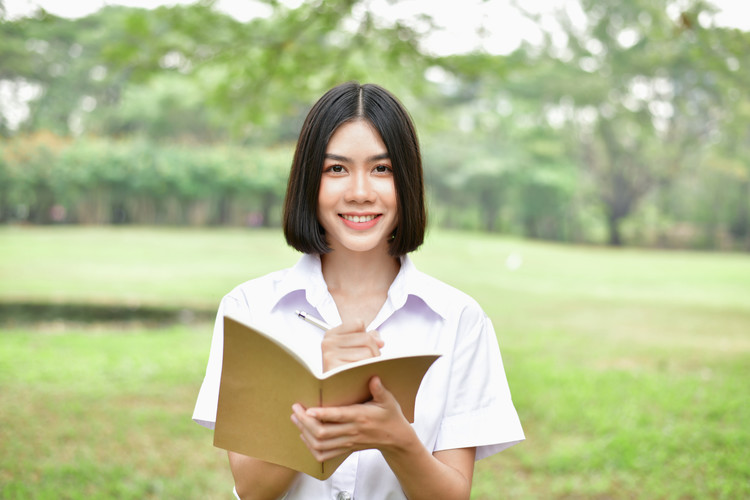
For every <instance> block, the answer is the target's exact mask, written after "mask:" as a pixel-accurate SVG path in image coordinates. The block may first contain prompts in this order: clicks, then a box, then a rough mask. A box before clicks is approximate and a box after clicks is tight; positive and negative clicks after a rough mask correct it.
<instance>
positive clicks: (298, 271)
mask: <svg viewBox="0 0 750 500" xmlns="http://www.w3.org/2000/svg"><path fill="white" fill-rule="evenodd" d="M439 289H440V287H436V286H435V280H434V278H431V277H429V276H427V275H426V274H424V273H422V272H421V271H419V270H418V269H417V268H416V266H415V265H414V263H413V262H412V260H411V258H409V256H408V255H404V256H402V257H401V269H400V270H399V272H398V274H397V275H396V279H394V280H393V283H392V284H391V287H390V289H389V290H388V299H387V300H388V301H390V303H391V307H392V310H393V311H397V310H399V309H401V308H402V307H404V305H406V302H407V300H408V299H409V297H410V296H413V297H415V298H418V299H420V300H422V302H424V303H425V304H426V305H427V306H428V307H429V308H430V309H432V310H433V311H434V312H435V313H436V314H438V315H439V316H440V317H442V318H444V319H445V315H446V311H447V310H449V308H450V303H449V302H450V301H449V300H448V299H447V298H446V297H445V295H443V294H441V293H439ZM276 290H277V294H276V297H274V299H273V303H274V305H276V304H278V303H279V301H281V299H283V298H284V297H285V296H287V295H289V294H290V293H293V292H296V291H300V290H303V291H304V292H305V299H306V300H307V302H308V303H309V304H310V305H311V306H313V307H316V308H317V307H318V306H319V305H320V304H322V303H323V302H324V301H325V300H326V298H327V297H328V295H329V294H328V286H327V285H326V282H325V280H324V279H323V270H322V267H321V264H320V255H317V254H303V255H302V257H301V258H300V259H299V261H297V263H296V264H295V265H294V266H293V267H292V268H290V269H289V270H288V272H287V273H286V274H285V275H284V277H283V278H282V279H281V281H280V282H279V286H278V287H277V289H276Z"/></svg>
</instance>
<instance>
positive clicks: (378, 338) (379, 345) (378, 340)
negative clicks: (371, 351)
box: [367, 330, 385, 349]
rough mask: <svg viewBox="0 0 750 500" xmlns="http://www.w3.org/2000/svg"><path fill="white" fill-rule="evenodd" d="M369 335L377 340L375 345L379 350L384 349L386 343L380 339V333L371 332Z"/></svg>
mask: <svg viewBox="0 0 750 500" xmlns="http://www.w3.org/2000/svg"><path fill="white" fill-rule="evenodd" d="M367 333H368V334H369V335H370V336H371V337H372V338H373V339H374V340H375V345H377V346H378V348H379V349H382V348H383V346H384V345H385V342H383V339H382V338H380V332H378V331H377V330H371V331H369V332H367Z"/></svg>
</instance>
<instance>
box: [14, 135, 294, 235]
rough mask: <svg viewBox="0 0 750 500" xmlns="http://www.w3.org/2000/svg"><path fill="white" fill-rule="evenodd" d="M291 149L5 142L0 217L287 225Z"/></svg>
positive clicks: (46, 138)
mask: <svg viewBox="0 0 750 500" xmlns="http://www.w3.org/2000/svg"><path fill="white" fill-rule="evenodd" d="M291 158H292V148H291V147H289V148H275V149H268V148H263V149H261V148H257V149H253V148H242V147H230V146H225V145H223V146H196V145H163V144H155V143H152V142H149V141H146V140H127V141H116V140H111V139H101V138H79V139H76V140H66V139H63V138H60V137H57V136H54V135H52V134H49V133H41V134H35V135H32V136H24V137H18V138H14V139H12V140H7V141H4V142H0V221H2V222H9V221H28V222H33V223H51V222H70V223H84V224H111V223H136V224H197V225H203V224H232V225H240V224H262V225H273V224H277V223H278V219H279V211H280V204H281V200H282V199H283V195H284V190H285V188H286V179H287V175H288V171H289V166H290V164H291Z"/></svg>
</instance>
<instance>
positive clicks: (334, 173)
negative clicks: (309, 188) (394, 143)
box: [318, 120, 398, 252]
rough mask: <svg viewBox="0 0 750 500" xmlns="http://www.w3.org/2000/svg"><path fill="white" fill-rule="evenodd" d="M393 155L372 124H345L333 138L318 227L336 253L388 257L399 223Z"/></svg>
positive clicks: (325, 165) (325, 168)
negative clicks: (377, 252)
mask: <svg viewBox="0 0 750 500" xmlns="http://www.w3.org/2000/svg"><path fill="white" fill-rule="evenodd" d="M397 219H398V207H397V199H396V186H395V184H394V182H393V169H392V164H391V160H390V158H389V156H388V150H387V149H386V147H385V144H384V143H383V140H382V139H381V137H380V135H379V134H378V132H377V131H376V130H375V129H374V128H373V127H372V126H371V125H370V124H369V123H368V122H366V121H363V120H357V121H353V122H347V123H344V124H343V125H341V126H340V127H339V128H338V129H337V130H336V132H335V133H334V134H333V136H332V137H331V140H330V141H329V142H328V147H327V148H326V155H325V159H324V161H323V174H322V177H321V179H320V191H319V193H318V222H320V225H321V226H323V229H325V232H326V241H327V243H328V245H329V246H330V247H331V248H332V249H333V250H339V251H341V250H349V251H353V252H369V251H373V250H375V251H377V250H382V251H384V252H388V240H389V239H390V236H391V234H392V233H393V231H394V229H395V228H396V224H397V222H398V220H397Z"/></svg>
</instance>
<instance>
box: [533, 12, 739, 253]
mask: <svg viewBox="0 0 750 500" xmlns="http://www.w3.org/2000/svg"><path fill="white" fill-rule="evenodd" d="M675 5H676V4H671V3H669V2H667V1H665V0H662V1H658V2H653V1H651V0H648V1H646V0H636V1H633V2H619V1H617V0H606V1H601V0H597V1H593V0H583V1H581V7H582V10H581V11H576V10H571V9H570V8H569V9H568V10H566V11H561V12H558V13H557V16H556V20H557V25H558V27H559V29H560V30H561V31H560V32H559V33H561V34H562V36H560V34H558V35H556V36H553V35H552V34H550V33H547V36H546V39H545V44H544V48H543V50H541V51H539V50H534V49H533V48H529V47H527V53H528V54H529V56H530V58H529V64H528V66H527V68H528V70H527V75H526V80H527V83H528V85H527V86H526V87H525V88H523V89H519V90H520V92H521V93H524V92H525V93H526V96H527V97H528V98H529V99H538V98H539V97H541V99H542V100H543V101H542V102H543V106H542V108H541V112H542V113H544V114H546V116H547V118H548V120H552V121H554V122H556V124H557V126H558V127H559V128H560V130H561V133H563V134H564V135H566V136H567V140H569V141H571V143H572V144H574V145H575V147H576V149H577V151H578V157H579V162H580V164H581V166H582V167H583V168H584V169H585V172H586V174H587V175H588V176H590V178H591V179H592V181H593V183H594V185H595V186H596V191H597V193H598V197H599V200H600V202H601V203H602V206H603V207H604V211H605V213H606V219H607V227H608V233H609V236H608V241H609V243H610V244H611V245H621V244H622V243H623V238H622V235H621V228H620V225H621V222H622V221H623V220H624V219H625V218H626V217H628V216H629V215H631V214H632V213H633V212H634V211H635V210H636V209H637V207H638V205H639V203H640V202H641V201H642V200H643V199H644V197H645V196H646V195H648V194H649V193H651V192H652V191H653V190H654V189H656V188H659V187H664V186H668V185H669V184H670V183H672V182H674V180H675V179H677V178H678V176H679V175H680V174H681V173H682V172H684V171H685V170H686V169H688V168H690V166H691V165H695V164H696V163H698V162H700V160H701V158H702V155H704V154H705V151H706V150H707V146H708V144H709V140H710V138H711V137H712V136H713V135H714V134H717V133H719V131H720V130H721V129H722V126H723V119H724V116H725V111H724V110H725V106H726V105H727V104H728V102H727V101H726V95H727V94H726V88H725V87H724V85H725V83H726V82H727V81H728V80H731V79H733V78H735V76H734V75H732V74H731V73H732V72H731V71H730V70H729V68H728V67H727V65H726V62H725V61H726V59H725V60H724V61H721V62H719V63H717V60H716V59H717V58H716V54H717V52H719V53H721V54H722V55H723V56H724V57H725V58H726V57H743V58H744V57H746V56H740V55H739V54H737V52H736V49H737V47H733V46H728V45H727V44H726V43H725V42H726V37H724V33H725V31H726V30H724V29H721V28H716V27H712V26H711V25H710V18H711V12H712V7H711V6H710V4H707V3H705V2H702V1H699V0H696V1H692V2H685V3H683V4H681V5H684V6H685V8H684V9H683V10H682V11H679V10H675ZM561 39H562V40H563V41H562V42H561Z"/></svg>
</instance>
